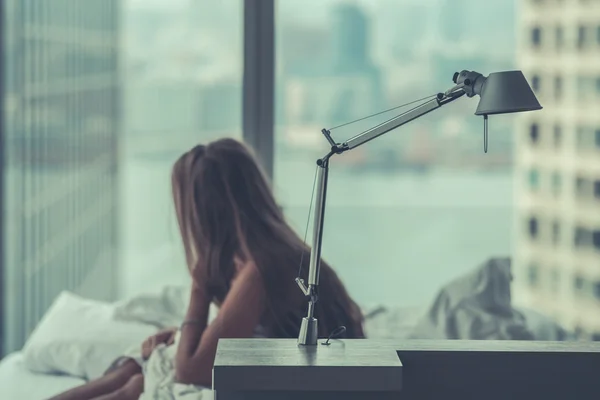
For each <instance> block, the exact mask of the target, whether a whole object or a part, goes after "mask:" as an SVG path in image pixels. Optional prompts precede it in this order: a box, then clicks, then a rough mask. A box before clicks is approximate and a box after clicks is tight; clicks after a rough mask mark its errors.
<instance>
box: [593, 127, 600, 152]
mask: <svg viewBox="0 0 600 400" xmlns="http://www.w3.org/2000/svg"><path fill="white" fill-rule="evenodd" d="M594 136H595V138H594V139H595V140H594V144H595V145H596V147H598V148H599V149H600V128H598V129H596V132H595V135H594Z"/></svg>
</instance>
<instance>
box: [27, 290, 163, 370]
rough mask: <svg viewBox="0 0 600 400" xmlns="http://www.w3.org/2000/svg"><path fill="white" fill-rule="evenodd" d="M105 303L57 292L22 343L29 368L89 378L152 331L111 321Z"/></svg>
mask: <svg viewBox="0 0 600 400" xmlns="http://www.w3.org/2000/svg"><path fill="white" fill-rule="evenodd" d="M113 312H114V306H113V305H112V304H110V303H105V302H100V301H95V300H90V299H85V298H82V297H80V296H77V295H75V294H73V293H70V292H66V291H64V292H62V293H61V294H60V295H59V296H58V297H57V298H56V300H54V303H53V304H52V306H50V308H49V309H48V311H47V312H46V314H45V315H44V317H43V318H42V320H41V321H40V323H39V324H38V326H37V327H36V329H35V330H34V331H33V333H32V334H31V336H30V337H29V339H28V340H27V343H25V346H24V348H23V355H24V363H25V365H26V366H27V368H29V369H30V370H31V371H33V372H40V373H61V374H68V375H72V376H77V377H81V378H84V379H88V380H90V379H95V378H97V377H100V376H102V375H103V374H104V372H106V370H107V369H108V367H110V365H111V364H112V363H113V362H114V361H115V359H117V358H118V357H120V356H122V355H123V354H124V352H125V351H126V350H127V349H128V348H131V347H132V346H136V345H137V346H140V347H141V344H142V342H143V341H144V340H145V339H146V338H147V337H148V336H150V335H152V334H154V333H155V332H156V328H155V327H153V326H151V325H146V324H141V323H137V322H128V321H117V320H115V319H114V318H113Z"/></svg>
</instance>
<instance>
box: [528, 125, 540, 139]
mask: <svg viewBox="0 0 600 400" xmlns="http://www.w3.org/2000/svg"><path fill="white" fill-rule="evenodd" d="M529 137H530V139H531V143H533V144H537V142H538V141H539V139H540V128H539V126H538V124H536V123H533V124H531V126H530V127H529Z"/></svg>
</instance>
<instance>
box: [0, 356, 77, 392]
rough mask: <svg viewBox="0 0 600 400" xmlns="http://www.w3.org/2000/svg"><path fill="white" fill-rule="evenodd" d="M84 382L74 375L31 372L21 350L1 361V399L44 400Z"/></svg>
mask: <svg viewBox="0 0 600 400" xmlns="http://www.w3.org/2000/svg"><path fill="white" fill-rule="evenodd" d="M83 382H84V380H83V379H79V378H75V377H72V376H66V375H54V374H40V373H34V372H31V371H30V370H29V369H28V368H27V367H26V366H25V364H24V362H23V354H22V353H21V352H17V353H12V354H10V355H8V356H7V357H5V358H4V359H3V360H2V361H0V399H3V400H4V399H5V400H44V399H48V398H50V397H52V396H54V395H56V394H58V393H61V392H64V391H66V390H69V389H71V388H73V387H75V386H78V385H80V384H82V383H83Z"/></svg>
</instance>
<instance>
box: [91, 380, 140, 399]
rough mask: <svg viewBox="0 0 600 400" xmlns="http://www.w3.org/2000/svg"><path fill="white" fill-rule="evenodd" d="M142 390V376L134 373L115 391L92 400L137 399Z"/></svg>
mask: <svg viewBox="0 0 600 400" xmlns="http://www.w3.org/2000/svg"><path fill="white" fill-rule="evenodd" d="M143 392H144V376H143V375H142V374H136V375H134V376H132V377H131V378H129V381H127V383H126V384H125V385H123V386H121V388H119V389H117V390H116V391H114V392H112V393H109V394H105V395H104V396H100V397H96V398H94V399H93V400H138V399H139V398H140V395H141V394H142V393H143Z"/></svg>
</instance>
